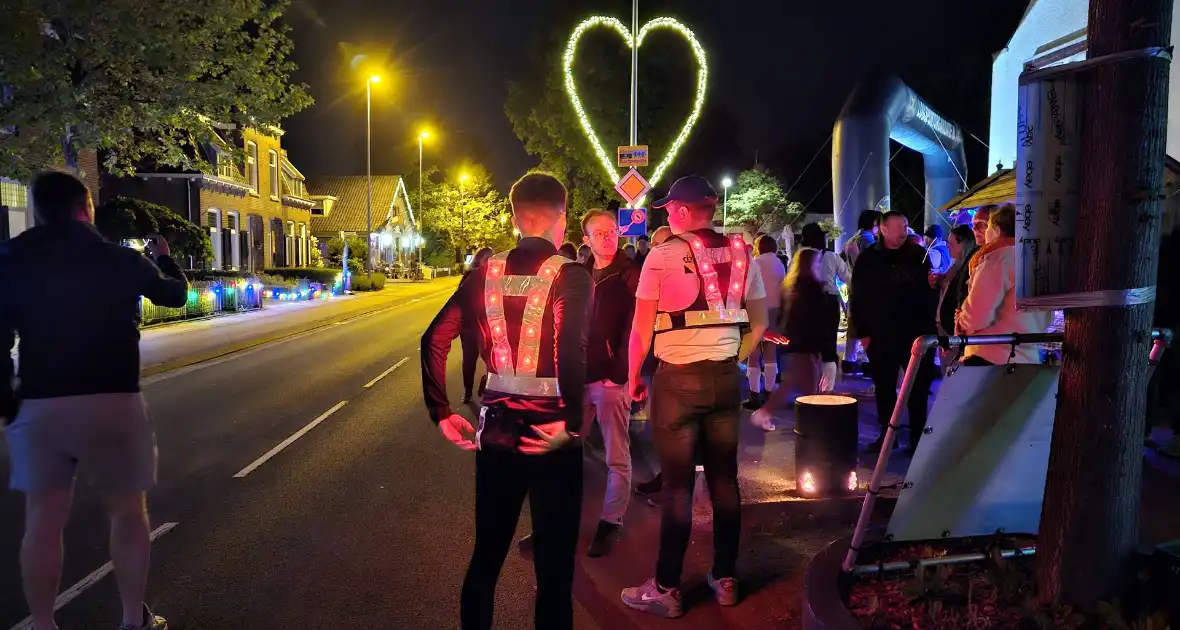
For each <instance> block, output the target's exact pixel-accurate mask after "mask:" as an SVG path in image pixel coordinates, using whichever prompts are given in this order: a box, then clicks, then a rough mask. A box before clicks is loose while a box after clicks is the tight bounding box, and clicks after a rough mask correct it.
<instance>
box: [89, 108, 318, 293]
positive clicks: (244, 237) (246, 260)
mask: <svg viewBox="0 0 1180 630" xmlns="http://www.w3.org/2000/svg"><path fill="white" fill-rule="evenodd" d="M214 127H215V129H214V131H215V137H214V142H212V143H211V144H209V145H207V146H203V147H201V151H202V152H203V153H204V155H203V157H204V158H205V160H206V161H207V162H208V163H209V164H210V169H209V170H210V172H206V173H193V172H181V171H170V170H167V169H163V170H156V171H154V172H153V171H152V170H146V171H140V172H137V173H136V174H135V175H134V176H133V177H124V178H113V177H108V178H107V179H106V181H105V182H104V189H103V194H104V198H112V197H115V196H125V197H133V198H136V199H142V200H144V201H148V202H151V203H156V204H160V205H162V206H166V207H168V208H170V209H171V210H172V211H174V212H176V213H177V214H179V215H181V216H183V217H185V218H187V219H188V220H189V221H192V222H193V223H195V224H197V225H199V226H201V227H202V228H204V229H205V230H207V231H208V233H209V237H210V240H211V241H212V242H213V259H212V260H211V261H208V262H206V263H201V262H199V261H188V264H189V265H190V266H195V267H198V268H206V269H217V270H242V271H250V272H258V271H262V270H263V269H270V268H276V267H306V266H307V265H308V262H309V260H310V257H311V247H312V245H311V209H312V207H313V206H314V205H315V202H314V201H313V200H312V199H311V196H310V194H309V193H308V190H307V183H306V178H305V177H304V176H303V174H302V173H300V172H299V169H297V168H296V167H295V165H294V164H292V163H291V161H290V160H289V159H288V157H287V152H286V151H285V150H284V149H283V148H282V136H283V132H282V130H280V129H275V128H269V129H265V130H258V129H252V128H235V127H232V126H229V125H215V126H214ZM237 152H240V155H241V156H244V157H242V158H239V155H236V153H237Z"/></svg>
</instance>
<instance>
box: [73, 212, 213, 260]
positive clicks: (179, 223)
mask: <svg viewBox="0 0 1180 630" xmlns="http://www.w3.org/2000/svg"><path fill="white" fill-rule="evenodd" d="M94 223H95V226H96V227H97V228H98V231H99V232H101V233H102V235H103V236H105V237H107V238H108V239H110V240H112V241H116V242H118V241H122V240H124V239H141V238H145V237H147V236H148V235H149V234H152V233H158V234H160V235H161V236H163V237H164V238H166V239H168V245H169V246H171V248H172V254H173V255H174V256H175V257H176V259H177V260H178V261H181V263H182V264H183V263H187V262H188V261H189V258H190V257H191V258H192V261H193V263H202V262H205V261H207V260H211V259H212V258H213V243H212V241H210V240H209V233H208V232H206V231H205V230H203V229H201V228H200V227H198V226H196V225H194V224H193V223H192V222H191V221H189V220H188V219H185V218H184V217H182V216H180V215H179V214H176V213H175V212H173V211H171V210H169V209H168V208H166V207H164V206H160V205H156V204H154V203H148V202H146V201H141V200H139V199H132V198H130V197H115V198H114V199H111V200H110V201H107V202H105V203H103V204H102V205H100V206H98V207H97V208H95V210H94Z"/></svg>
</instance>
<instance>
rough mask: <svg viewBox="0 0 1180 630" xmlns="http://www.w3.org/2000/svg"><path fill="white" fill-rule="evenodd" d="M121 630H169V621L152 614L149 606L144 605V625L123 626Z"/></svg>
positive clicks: (120, 627)
mask: <svg viewBox="0 0 1180 630" xmlns="http://www.w3.org/2000/svg"><path fill="white" fill-rule="evenodd" d="M119 630H168V620H167V619H164V618H163V617H161V616H159V615H157V614H155V613H153V612H152V609H151V608H148V605H147V604H144V605H143V625H139V626H133V625H130V624H126V623H125V624H123V625H121V626H119Z"/></svg>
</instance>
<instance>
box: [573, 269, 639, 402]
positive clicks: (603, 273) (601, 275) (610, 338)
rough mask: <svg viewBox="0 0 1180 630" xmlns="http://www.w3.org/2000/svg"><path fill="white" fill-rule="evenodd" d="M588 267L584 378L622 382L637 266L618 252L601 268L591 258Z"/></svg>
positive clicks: (637, 272) (587, 380)
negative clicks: (590, 287) (590, 284)
mask: <svg viewBox="0 0 1180 630" xmlns="http://www.w3.org/2000/svg"><path fill="white" fill-rule="evenodd" d="M588 268H589V269H590V275H591V277H592V278H593V279H594V304H593V306H592V307H591V310H590V334H589V339H588V341H587V345H586V382H587V383H596V382H598V381H601V380H604V379H609V380H611V381H612V382H614V383H618V384H619V385H622V384H624V383H626V382H627V346H628V344H629V343H630V340H631V320H632V319H634V317H635V289H637V288H638V287H639V269H640V268H639V266H638V265H636V264H635V261H633V260H631V259H630V258H627V257H626V256H625V255H623V254H622V253H621V252H620V253H619V254H618V255H617V256H615V259H614V260H612V261H611V264H610V265H607V266H606V267H604V268H602V269H595V268H594V261H593V260H591V261H590V263H589V265H588Z"/></svg>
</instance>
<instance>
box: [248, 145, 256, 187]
mask: <svg viewBox="0 0 1180 630" xmlns="http://www.w3.org/2000/svg"><path fill="white" fill-rule="evenodd" d="M246 170H247V172H249V174H250V187H251V188H253V189H254V190H256V191H257V190H258V145H257V144H254V143H253V142H247V143H246Z"/></svg>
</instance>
